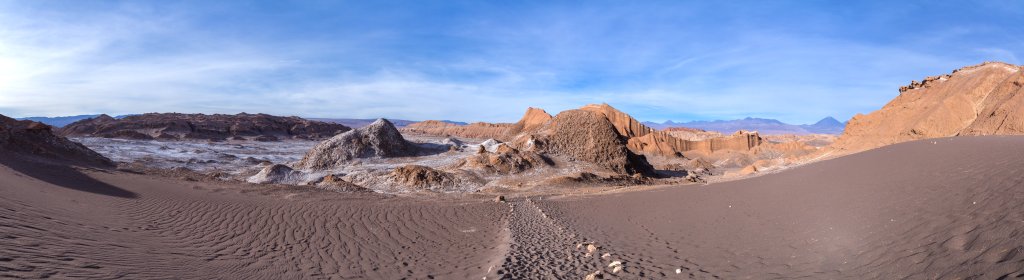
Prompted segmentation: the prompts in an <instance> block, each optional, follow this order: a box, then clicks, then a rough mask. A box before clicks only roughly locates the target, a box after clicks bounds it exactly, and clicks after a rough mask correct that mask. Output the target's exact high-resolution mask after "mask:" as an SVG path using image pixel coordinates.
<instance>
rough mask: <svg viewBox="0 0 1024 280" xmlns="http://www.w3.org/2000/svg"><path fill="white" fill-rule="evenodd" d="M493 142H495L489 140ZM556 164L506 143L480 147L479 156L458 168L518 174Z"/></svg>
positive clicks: (462, 162)
mask: <svg viewBox="0 0 1024 280" xmlns="http://www.w3.org/2000/svg"><path fill="white" fill-rule="evenodd" d="M488 141H492V143H493V140H488ZM552 165H554V163H553V162H552V161H551V159H548V158H547V157H545V156H544V155H541V154H538V153H536V152H533V151H521V150H518V149H516V148H512V147H511V146H509V145H507V144H505V143H495V144H493V145H488V143H487V142H484V144H481V145H480V150H479V151H478V152H477V154H475V155H472V156H469V157H467V158H465V159H463V160H462V161H460V162H459V163H458V164H456V166H455V167H456V168H465V169H476V170H482V171H486V172H488V173H498V174H516V173H521V172H524V171H526V170H530V169H533V168H536V167H544V166H552Z"/></svg>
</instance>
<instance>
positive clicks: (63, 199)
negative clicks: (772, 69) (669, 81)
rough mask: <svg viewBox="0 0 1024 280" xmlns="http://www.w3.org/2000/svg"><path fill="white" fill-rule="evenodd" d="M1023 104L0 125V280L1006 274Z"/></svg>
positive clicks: (1023, 170)
mask: <svg viewBox="0 0 1024 280" xmlns="http://www.w3.org/2000/svg"><path fill="white" fill-rule="evenodd" d="M1022 85H1024V69H1022V68H1021V66H1017V65H1012V64H1006V63H999V62H989V63H983V64H979V65H975V66H969V67H964V68H961V69H958V70H956V71H954V72H953V73H950V74H946V75H940V76H933V77H928V78H926V79H923V80H922V81H920V82H918V81H914V82H912V83H911V84H910V85H908V86H906V87H903V88H901V89H900V95H899V96H898V97H896V99H894V100H893V101H891V102H890V103H889V104H887V105H886V106H885V107H883V108H881V109H880V110H878V111H875V112H872V113H870V114H866V115H858V116H856V117H854V118H853V119H852V120H850V121H849V123H847V124H845V127H844V128H843V129H841V130H840V131H842V133H839V134H834V133H828V131H830V130H828V129H825V130H823V131H825V132H826V133H810V132H808V133H798V134H765V135H761V134H760V133H759V132H757V131H748V130H741V131H738V132H735V133H732V134H727V133H721V132H715V131H705V130H701V129H695V128H686V127H660V128H652V127H651V126H653V125H651V124H645V123H643V122H640V121H637V120H635V119H633V118H632V117H631V116H630V115H628V114H627V113H625V112H622V111H619V110H617V109H615V108H614V107H612V106H610V105H607V104H592V105H586V106H583V107H581V108H579V109H573V110H566V111H563V112H559V113H557V114H554V115H551V114H549V113H547V112H546V111H544V110H542V109H538V108H529V109H527V110H526V113H525V114H524V116H523V118H522V119H520V120H519V121H517V122H515V123H469V124H465V123H454V122H445V121H423V122H414V123H408V124H402V125H396V124H395V123H392V122H391V121H388V120H386V119H379V120H371V121H362V122H360V124H359V125H360V126H359V127H349V126H346V125H344V124H342V122H331V120H307V119H302V118H298V117H279V116H272V115H265V114H238V115H202V114H172V113H150V114H143V115H133V116H121V117H118V118H115V117H110V116H106V115H102V116H98V117H94V118H88V119H83V120H80V121H77V122H74V123H71V124H67V125H65V126H63V127H53V126H50V125H46V124H43V123H39V122H33V121H19V120H15V119H11V118H7V117H0V121H2V126H0V212H2V215H0V278H9V279H40V278H56V279H65V278H86V279H115V278H130V279H153V278H187V279H223V278H231V279H305V278H309V279H353V278H370V279H792V278H809V279H1018V278H1024V235H1022V231H1024V203H1021V202H1022V201H1024V135H1022V134H1024V111H1022V108H1024V91H1022V89H1021V88H1022ZM748 121H749V120H748ZM832 121H834V120H832ZM649 125H651V126H649ZM827 125H828V122H826V120H823V121H822V122H821V123H820V124H819V125H818V126H819V127H820V126H827ZM840 125H844V124H840ZM800 129H818V127H816V126H812V125H808V126H807V127H804V128H800ZM833 130H834V129H833Z"/></svg>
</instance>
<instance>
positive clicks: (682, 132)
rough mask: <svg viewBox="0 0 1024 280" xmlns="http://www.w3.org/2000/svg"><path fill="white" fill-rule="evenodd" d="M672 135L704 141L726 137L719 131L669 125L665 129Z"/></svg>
mask: <svg viewBox="0 0 1024 280" xmlns="http://www.w3.org/2000/svg"><path fill="white" fill-rule="evenodd" d="M663 131H665V132H666V133H668V134H669V135H672V137H675V138H679V139H682V140H687V141H703V140H708V139H712V138H718V137H724V136H725V135H724V134H722V133H721V132H717V131H706V130H703V129H696V128H689V127H669V128H665V129H663Z"/></svg>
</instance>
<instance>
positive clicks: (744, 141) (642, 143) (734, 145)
mask: <svg viewBox="0 0 1024 280" xmlns="http://www.w3.org/2000/svg"><path fill="white" fill-rule="evenodd" d="M580 110H584V111H589V112H595V113H598V114H601V115H602V116H605V117H606V118H607V119H608V120H609V121H610V122H611V123H612V124H613V125H614V126H615V129H616V130H617V131H618V132H619V134H621V135H622V136H623V137H626V139H628V143H627V144H628V147H629V149H630V150H632V151H633V152H635V153H639V154H644V155H647V156H667V157H679V156H681V155H682V153H683V152H688V151H699V152H705V153H712V152H715V151H718V150H736V151H748V150H750V149H752V148H754V147H756V146H757V145H760V144H761V138H760V136H759V135H758V134H757V132H746V131H738V132H736V133H735V134H733V135H732V136H729V137H719V138H712V139H707V140H702V141H689V140H683V139H680V138H676V137H674V136H672V134H671V133H669V132H666V131H657V130H654V129H652V128H650V127H647V126H645V125H644V124H642V123H641V122H639V121H637V120H636V119H634V118H633V117H631V116H629V115H627V114H626V113H623V112H621V111H619V110H617V109H615V108H612V106H609V105H608V104H600V105H587V106H584V107H583V108H580Z"/></svg>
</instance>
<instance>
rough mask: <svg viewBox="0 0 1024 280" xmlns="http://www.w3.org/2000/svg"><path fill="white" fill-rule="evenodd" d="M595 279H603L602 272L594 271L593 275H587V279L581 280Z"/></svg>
mask: <svg viewBox="0 0 1024 280" xmlns="http://www.w3.org/2000/svg"><path fill="white" fill-rule="evenodd" d="M596 279H604V272H602V271H600V270H598V271H594V273H591V274H587V277H583V280H596Z"/></svg>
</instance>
